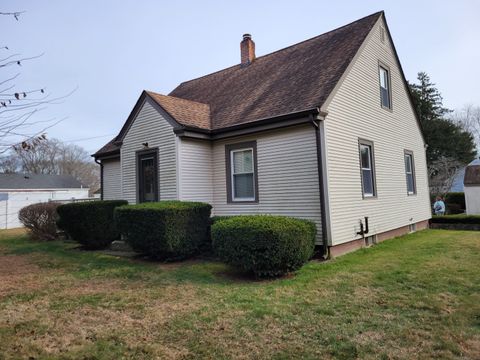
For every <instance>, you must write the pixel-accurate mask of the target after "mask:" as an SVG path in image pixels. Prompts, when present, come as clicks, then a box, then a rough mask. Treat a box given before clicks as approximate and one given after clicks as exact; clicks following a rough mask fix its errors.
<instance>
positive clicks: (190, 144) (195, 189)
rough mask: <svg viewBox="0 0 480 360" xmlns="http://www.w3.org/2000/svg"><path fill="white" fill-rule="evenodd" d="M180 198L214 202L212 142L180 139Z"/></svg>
mask: <svg viewBox="0 0 480 360" xmlns="http://www.w3.org/2000/svg"><path fill="white" fill-rule="evenodd" d="M178 148H179V174H180V175H179V184H180V185H179V188H180V190H179V194H180V195H179V198H180V199H181V200H189V201H203V202H207V203H209V204H212V203H213V183H212V182H213V170H212V143H211V142H210V141H205V140H194V139H186V138H184V139H180V143H179V147H178Z"/></svg>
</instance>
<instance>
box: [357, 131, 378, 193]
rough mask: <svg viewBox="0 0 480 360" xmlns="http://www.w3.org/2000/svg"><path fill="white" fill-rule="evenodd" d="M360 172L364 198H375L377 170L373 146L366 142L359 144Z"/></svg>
mask: <svg viewBox="0 0 480 360" xmlns="http://www.w3.org/2000/svg"><path fill="white" fill-rule="evenodd" d="M359 148H360V170H361V175H362V191H363V197H374V196H375V169H374V161H373V144H372V143H371V142H369V141H368V142H367V141H364V140H360V142H359Z"/></svg>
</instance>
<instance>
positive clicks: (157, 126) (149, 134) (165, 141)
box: [120, 101, 177, 204]
mask: <svg viewBox="0 0 480 360" xmlns="http://www.w3.org/2000/svg"><path fill="white" fill-rule="evenodd" d="M166 116H167V115H166V114H162V113H161V112H159V111H158V110H157V109H155V108H154V107H153V106H152V105H150V104H149V102H148V101H146V102H144V104H143V106H142V107H141V108H140V110H139V112H138V114H137V116H136V118H135V120H134V121H133V123H132V124H131V126H130V128H129V129H128V131H127V133H126V134H125V137H124V139H123V144H122V147H121V150H120V159H121V170H122V177H121V182H122V198H123V199H124V200H127V201H128V202H129V203H131V204H134V203H136V201H137V185H136V177H137V166H136V152H137V151H139V150H143V149H144V147H143V145H142V144H143V143H145V142H148V146H149V148H158V150H159V164H158V175H159V186H158V188H159V192H160V194H159V195H160V200H175V199H177V168H176V166H177V156H176V136H175V134H174V133H173V128H172V125H171V124H170V123H169V122H168V121H167V119H166Z"/></svg>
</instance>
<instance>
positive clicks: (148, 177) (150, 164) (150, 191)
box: [137, 150, 158, 203]
mask: <svg viewBox="0 0 480 360" xmlns="http://www.w3.org/2000/svg"><path fill="white" fill-rule="evenodd" d="M137 156H138V157H137V164H138V176H137V181H138V202H141V203H142V202H152V201H158V155H157V151H156V150H155V151H148V152H145V151H142V152H141V153H138V155H137Z"/></svg>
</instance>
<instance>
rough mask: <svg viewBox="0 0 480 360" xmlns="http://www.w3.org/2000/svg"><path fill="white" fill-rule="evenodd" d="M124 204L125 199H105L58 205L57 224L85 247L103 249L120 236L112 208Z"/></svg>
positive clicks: (125, 202)
mask: <svg viewBox="0 0 480 360" xmlns="http://www.w3.org/2000/svg"><path fill="white" fill-rule="evenodd" d="M126 204H128V202H127V201H125V200H105V201H86V202H79V203H73V204H64V205H60V206H59V207H58V208H57V212H58V215H59V219H58V221H57V225H58V227H59V228H61V229H62V230H64V231H65V232H66V233H67V234H68V235H69V236H70V237H71V238H72V239H73V240H75V241H76V242H78V243H80V244H82V245H83V246H84V247H85V248H86V249H92V250H93V249H103V248H106V247H107V246H108V245H110V243H111V242H112V241H113V240H116V239H118V238H119V237H120V233H119V231H118V229H117V227H116V226H115V221H114V219H113V210H114V209H115V208H116V207H118V206H122V205H126Z"/></svg>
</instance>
